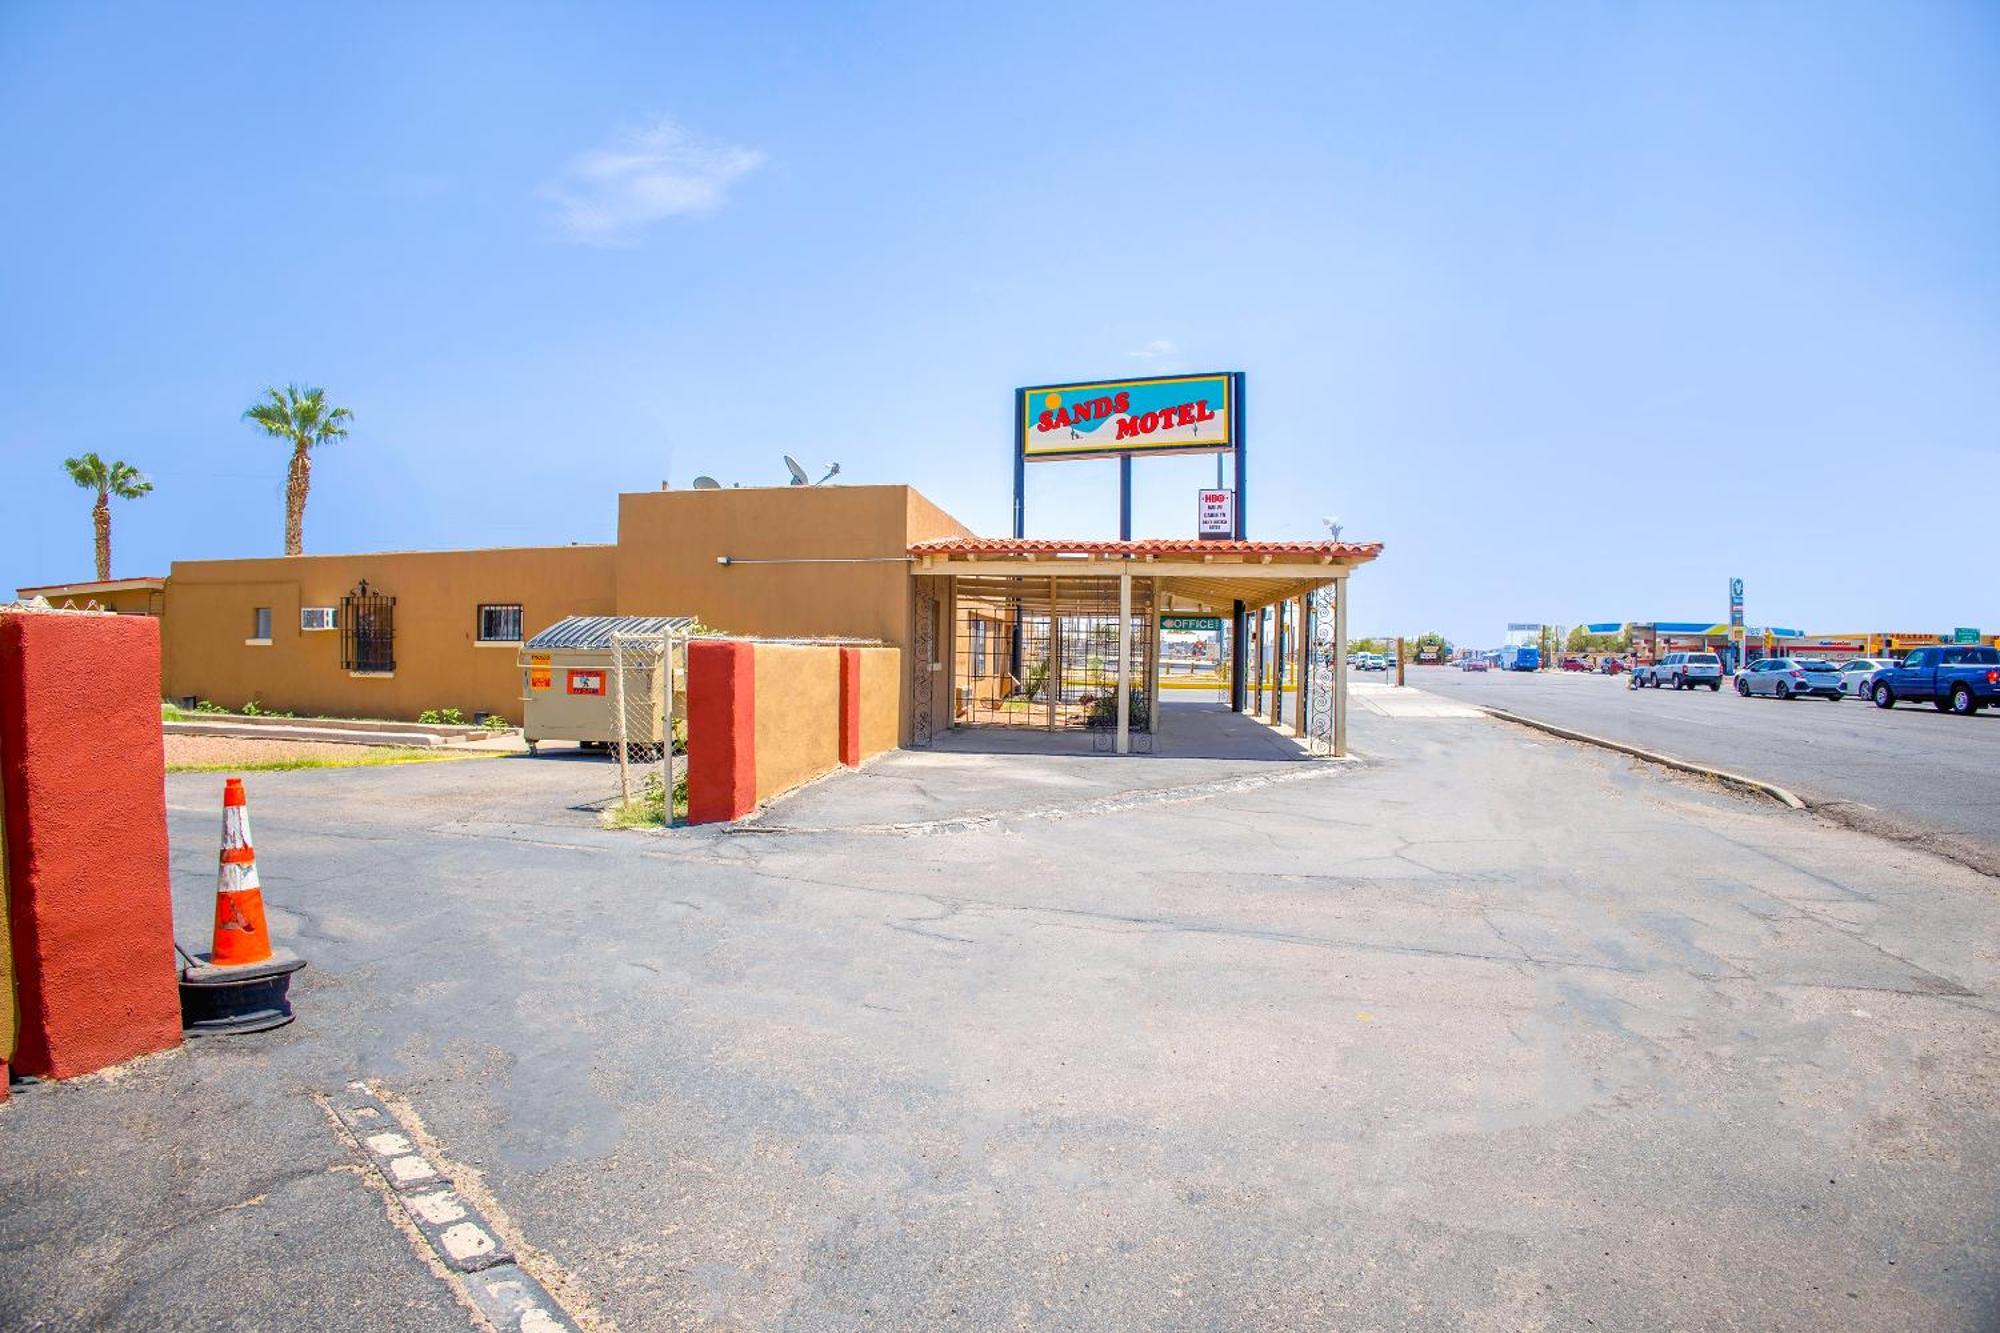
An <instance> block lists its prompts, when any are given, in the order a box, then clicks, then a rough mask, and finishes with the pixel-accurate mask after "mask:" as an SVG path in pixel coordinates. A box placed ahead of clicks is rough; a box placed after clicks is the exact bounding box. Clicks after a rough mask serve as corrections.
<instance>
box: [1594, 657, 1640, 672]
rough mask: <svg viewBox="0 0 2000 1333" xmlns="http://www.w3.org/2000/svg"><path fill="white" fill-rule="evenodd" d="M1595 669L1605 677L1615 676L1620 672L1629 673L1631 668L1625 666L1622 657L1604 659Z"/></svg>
mask: <svg viewBox="0 0 2000 1333" xmlns="http://www.w3.org/2000/svg"><path fill="white" fill-rule="evenodd" d="M1597 669H1598V670H1599V671H1602V672H1603V673H1604V674H1605V675H1607V676H1615V675H1617V674H1618V673H1619V672H1621V671H1630V670H1631V669H1632V668H1631V667H1629V666H1627V665H1626V664H1625V659H1624V658H1622V657H1606V658H1603V659H1601V660H1600V661H1599V662H1598V664H1597Z"/></svg>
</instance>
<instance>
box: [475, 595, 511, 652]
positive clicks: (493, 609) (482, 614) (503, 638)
mask: <svg viewBox="0 0 2000 1333" xmlns="http://www.w3.org/2000/svg"><path fill="white" fill-rule="evenodd" d="M520 641H521V606H520V603H518V602H503V603H495V604H490V605H484V606H481V607H480V608H479V642H481V643H519V642H520Z"/></svg>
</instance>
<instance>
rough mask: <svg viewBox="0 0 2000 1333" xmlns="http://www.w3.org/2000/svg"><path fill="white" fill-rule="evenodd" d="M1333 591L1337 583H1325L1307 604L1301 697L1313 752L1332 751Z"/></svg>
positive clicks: (1308, 740)
mask: <svg viewBox="0 0 2000 1333" xmlns="http://www.w3.org/2000/svg"><path fill="white" fill-rule="evenodd" d="M1333 594H1334V585H1333V584H1331V583H1322V584H1320V585H1319V587H1317V588H1314V589H1313V590H1312V596H1311V597H1310V598H1309V599H1308V600H1307V603H1306V606H1307V617H1308V624H1309V629H1310V637H1308V638H1307V640H1306V678H1305V680H1304V681H1303V682H1301V683H1302V684H1303V685H1304V687H1305V688H1303V689H1301V690H1300V691H1299V698H1300V700H1301V702H1302V704H1303V706H1304V708H1305V710H1306V748H1307V749H1308V750H1310V751H1311V752H1312V753H1313V754H1332V753H1333V631H1334V615H1333Z"/></svg>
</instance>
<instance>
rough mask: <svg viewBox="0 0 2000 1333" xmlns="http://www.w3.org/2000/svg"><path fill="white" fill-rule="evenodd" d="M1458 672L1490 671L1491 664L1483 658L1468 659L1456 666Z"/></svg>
mask: <svg viewBox="0 0 2000 1333" xmlns="http://www.w3.org/2000/svg"><path fill="white" fill-rule="evenodd" d="M1458 669H1459V670H1460V671H1490V670H1492V669H1493V664H1492V663H1491V662H1489V661H1487V660H1486V659H1485V658H1483V657H1468V658H1466V659H1465V660H1464V661H1463V662H1460V663H1459V664H1458Z"/></svg>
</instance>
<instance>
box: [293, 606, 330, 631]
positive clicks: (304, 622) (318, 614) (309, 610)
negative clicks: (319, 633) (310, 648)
mask: <svg viewBox="0 0 2000 1333" xmlns="http://www.w3.org/2000/svg"><path fill="white" fill-rule="evenodd" d="M334 612H335V608H333V607H331V606H302V607H300V608H299V628H300V629H302V630H307V629H333V628H334V627H335V626H334V621H335V614H334Z"/></svg>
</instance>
